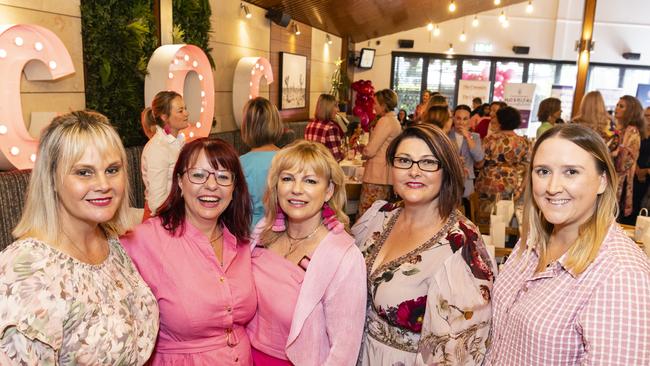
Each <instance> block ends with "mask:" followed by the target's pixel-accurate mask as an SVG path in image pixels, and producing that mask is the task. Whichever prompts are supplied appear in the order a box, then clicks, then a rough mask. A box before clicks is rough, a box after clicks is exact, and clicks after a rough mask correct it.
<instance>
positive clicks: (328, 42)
mask: <svg viewBox="0 0 650 366" xmlns="http://www.w3.org/2000/svg"><path fill="white" fill-rule="evenodd" d="M325 42H327V44H332V37H330V35H329V34H326V35H325Z"/></svg>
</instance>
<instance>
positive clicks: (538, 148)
mask: <svg viewBox="0 0 650 366" xmlns="http://www.w3.org/2000/svg"><path fill="white" fill-rule="evenodd" d="M525 184H526V191H525V194H524V196H525V201H526V205H525V210H524V219H523V233H522V239H521V241H520V242H519V243H518V244H517V246H516V247H515V249H514V251H513V254H512V255H511V256H510V259H509V260H508V261H507V262H506V264H505V266H504V268H503V270H502V271H501V273H500V274H499V276H497V280H496V283H495V285H494V290H493V292H492V296H493V297H492V314H493V317H492V345H491V347H490V349H489V350H488V353H487V356H486V359H485V363H484V365H527V366H536V365H540V366H541V365H544V366H552V365H563V366H567V365H650V307H649V306H648V304H650V263H649V262H648V258H647V257H646V256H645V254H644V253H643V252H642V251H641V250H640V249H639V247H638V246H637V245H636V244H635V243H634V242H632V240H631V239H629V238H628V237H627V236H626V235H625V233H624V232H623V231H622V229H621V228H620V227H619V226H618V225H617V224H616V223H615V221H614V219H615V218H616V185H617V176H616V171H615V169H614V165H613V163H612V159H611V157H610V154H609V150H608V148H607V146H606V145H605V141H604V140H603V139H602V138H601V137H600V135H599V134H598V133H596V132H595V131H593V130H592V129H589V128H587V127H585V126H580V125H577V124H568V125H557V126H555V127H553V128H551V129H550V130H548V131H546V133H544V134H543V135H542V136H541V137H540V138H539V139H538V140H537V142H536V144H535V147H534V148H533V154H532V164H531V166H530V168H529V169H528V174H527V178H526V182H525Z"/></svg>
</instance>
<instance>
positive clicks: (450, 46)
mask: <svg viewBox="0 0 650 366" xmlns="http://www.w3.org/2000/svg"><path fill="white" fill-rule="evenodd" d="M447 53H448V54H452V53H454V45H453V44H452V43H450V44H449V49H448V50H447Z"/></svg>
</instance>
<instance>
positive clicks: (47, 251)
mask: <svg viewBox="0 0 650 366" xmlns="http://www.w3.org/2000/svg"><path fill="white" fill-rule="evenodd" d="M109 248H110V249H109V250H110V253H109V255H108V257H107V259H106V260H105V261H104V262H103V263H101V264H98V265H91V264H86V263H83V262H80V261H78V260H76V259H74V258H72V257H70V256H68V255H67V254H65V253H63V252H60V251H58V250H57V249H55V248H53V247H51V246H49V245H48V244H46V243H43V242H41V241H38V240H36V239H32V238H28V239H25V240H19V241H16V242H14V243H13V244H11V245H10V246H9V247H7V248H6V249H5V250H4V251H3V252H2V253H0V364H3V365H5V364H7V363H9V362H10V363H11V364H18V365H39V366H41V365H60V366H65V365H142V364H144V363H145V362H146V361H147V359H148V358H149V355H150V354H151V351H152V350H153V347H154V344H155V341H156V336H157V334H158V305H157V303H156V299H155V298H154V297H153V295H152V293H151V291H150V290H149V287H147V285H146V284H145V283H144V281H143V280H142V277H140V275H139V274H138V272H137V271H136V270H135V267H134V266H133V263H131V260H130V259H129V257H128V256H127V255H126V253H125V252H124V250H123V249H122V247H121V245H120V243H119V242H118V241H117V240H116V239H110V240H109ZM9 360H11V361H9Z"/></svg>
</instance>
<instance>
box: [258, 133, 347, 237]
mask: <svg viewBox="0 0 650 366" xmlns="http://www.w3.org/2000/svg"><path fill="white" fill-rule="evenodd" d="M295 169H297V170H299V171H304V170H307V169H312V170H313V171H314V173H316V174H317V175H319V176H322V177H324V178H325V179H326V180H328V181H329V182H330V183H332V185H333V186H334V192H333V194H332V197H331V198H330V200H329V201H327V203H328V204H329V206H330V207H331V208H332V210H334V212H335V214H336V218H337V219H338V220H339V221H340V222H341V223H342V224H343V225H344V226H345V229H346V230H348V229H349V227H348V226H349V223H350V219H349V218H348V216H347V215H346V214H345V212H344V211H343V210H344V207H345V202H346V195H345V174H344V173H343V170H342V169H341V167H340V166H339V164H338V163H337V162H336V160H335V159H334V157H333V156H332V153H331V152H330V151H329V150H328V149H327V148H326V147H325V146H323V145H322V144H320V143H317V142H313V141H306V140H298V141H296V142H294V143H292V144H291V145H289V146H288V147H285V148H284V149H282V150H280V152H278V153H277V154H276V155H275V156H274V157H273V161H272V163H271V168H270V169H269V173H268V175H267V178H266V193H265V194H264V219H265V223H266V225H265V226H264V228H263V230H262V233H261V235H260V241H261V242H262V243H263V244H265V245H268V244H270V243H273V242H274V241H275V240H277V238H278V237H279V236H280V235H281V234H282V233H281V232H280V233H278V232H274V231H273V230H271V228H272V226H273V223H274V222H275V219H276V217H277V211H278V181H279V180H280V173H282V172H283V171H285V170H295Z"/></svg>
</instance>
